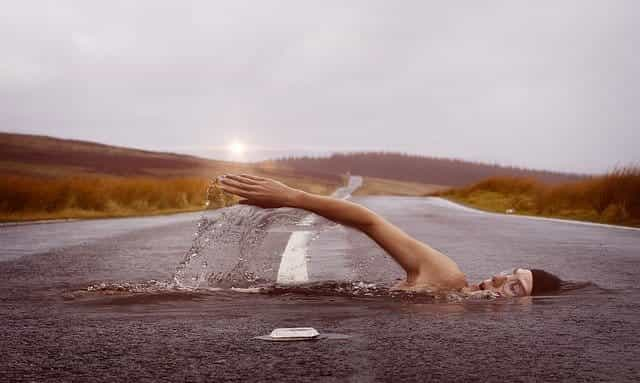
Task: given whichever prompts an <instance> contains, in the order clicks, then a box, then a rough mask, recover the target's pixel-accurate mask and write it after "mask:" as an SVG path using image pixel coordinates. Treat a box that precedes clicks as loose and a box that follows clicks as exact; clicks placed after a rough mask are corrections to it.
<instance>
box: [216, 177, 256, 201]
mask: <svg viewBox="0 0 640 383" xmlns="http://www.w3.org/2000/svg"><path fill="white" fill-rule="evenodd" d="M220 189H222V190H223V191H226V192H227V193H231V194H235V195H237V196H240V197H244V198H250V197H251V196H252V195H253V193H252V192H251V191H248V190H244V189H242V188H238V187H235V186H233V185H229V183H228V182H226V183H225V182H224V181H221V182H220Z"/></svg>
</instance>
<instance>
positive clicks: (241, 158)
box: [0, 131, 636, 176]
mask: <svg viewBox="0 0 640 383" xmlns="http://www.w3.org/2000/svg"><path fill="white" fill-rule="evenodd" d="M0 134H16V135H26V136H35V137H46V138H51V139H57V140H71V141H79V142H84V143H88V144H97V145H107V146H112V147H116V148H121V149H128V150H142V151H149V152H156V153H165V154H175V155H185V156H194V157H197V158H201V159H205V160H214V161H229V162H238V163H245V164H259V163H261V162H266V161H280V160H287V159H307V158H311V159H322V158H330V157H332V156H334V155H358V154H388V155H401V156H410V157H421V158H431V159H437V160H445V161H461V162H468V163H472V164H479V165H487V166H499V167H502V168H513V169H521V170H528V171H539V172H547V173H557V174H566V175H576V176H598V175H601V174H605V173H607V172H609V171H613V170H615V169H618V168H620V167H625V166H636V165H634V164H621V165H618V166H614V167H612V168H610V169H608V170H607V171H605V172H603V173H579V172H568V171H562V170H554V169H543V168H532V167H525V166H519V165H509V164H502V163H495V162H486V161H473V160H467V159H463V158H456V157H440V156H429V155H426V154H416V153H408V152H399V151H389V150H357V149H345V150H342V151H336V150H329V149H327V150H326V151H320V150H312V149H309V150H302V149H301V150H298V151H287V150H278V149H274V150H268V149H264V150H254V151H251V152H250V155H243V154H241V155H238V154H237V153H233V152H232V151H230V150H229V148H228V147H218V148H207V149H206V153H209V154H211V153H216V152H217V153H219V156H217V157H216V156H215V155H210V156H206V155H200V154H198V151H197V150H184V149H185V148H177V149H183V150H171V149H166V148H165V149H163V148H158V149H147V148H142V147H135V146H125V145H112V144H106V143H103V142H98V141H90V140H82V139H76V138H65V137H59V136H52V135H39V134H35V135H33V134H30V133H19V132H9V131H0ZM261 152H263V153H282V155H280V156H278V155H277V154H273V155H264V156H260V154H259V153H261ZM206 153H205V154H206ZM255 158H257V159H255Z"/></svg>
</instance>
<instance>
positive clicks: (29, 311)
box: [0, 197, 640, 382]
mask: <svg viewBox="0 0 640 383" xmlns="http://www.w3.org/2000/svg"><path fill="white" fill-rule="evenodd" d="M354 200H355V201H356V202H359V203H362V204H364V205H366V206H368V207H369V208H371V209H373V210H375V211H377V212H379V213H381V214H383V215H384V216H385V217H387V218H388V219H390V220H391V221H392V222H394V223H396V224H398V225H399V226H401V227H402V228H403V229H405V230H406V231H408V232H409V233H410V234H412V235H414V236H416V237H417V238H419V239H421V240H423V241H426V242H428V243H430V244H432V245H433V246H435V247H437V248H438V249H440V250H441V251H443V252H445V253H447V254H449V255H451V256H452V257H453V258H454V259H455V260H456V261H457V262H458V264H459V265H460V266H461V268H462V269H463V270H464V271H465V272H466V273H467V275H468V277H469V278H470V279H471V280H475V279H480V278H483V277H485V276H488V275H490V274H491V273H493V272H496V271H500V270H503V269H508V268H511V267H514V266H525V267H526V266H529V265H531V266H537V267H542V268H545V269H548V270H550V271H553V272H556V273H557V274H559V275H560V276H562V277H564V278H566V279H573V280H581V281H593V282H595V283H596V284H597V285H598V286H599V287H597V288H596V287H592V288H588V289H584V290H579V291H576V292H574V293H572V294H569V295H564V296H556V297H539V298H538V297H536V298H530V297H529V298H520V299H510V300H493V301H466V302H448V303H447V302H439V303H428V302H424V301H415V300H412V299H408V298H406V297H395V298H392V297H367V296H355V297H350V296H341V295H338V294H332V293H330V292H326V291H324V290H322V289H318V290H314V289H310V290H308V291H300V292H297V293H296V292H295V291H293V290H290V291H289V292H288V293H284V294H280V293H278V294H275V293H274V294H246V293H238V292H230V291H219V292H206V291H201V292H195V293H186V292H172V291H165V292H156V293H147V294H131V293H126V292H125V293H122V294H115V293H116V292H112V293H114V295H109V296H106V295H104V294H93V295H92V294H86V295H80V296H79V295H78V294H77V293H76V292H77V291H78V290H79V289H86V287H87V286H88V285H90V284H93V283H96V282H101V281H104V282H109V281H148V280H150V279H158V280H163V279H168V278H170V276H171V275H172V273H173V272H174V270H175V267H176V265H177V264H178V262H179V261H180V260H181V259H182V258H183V256H184V254H185V251H186V249H188V247H189V245H190V243H191V239H192V237H193V233H194V230H195V226H196V221H197V215H193V214H192V215H177V216H172V217H159V218H149V219H130V220H127V219H122V220H117V221H86V222H72V223H56V224H51V225H37V226H35V225H34V226H19V227H3V228H0V243H2V249H3V250H1V251H0V326H1V327H0V332H1V333H2V336H1V337H0V356H1V357H0V380H1V381H87V380H92V381H131V380H136V381H340V382H343V381H429V380H438V381H498V380H506V379H508V380H511V381H566V380H577V381H592V380H598V381H637V380H638V379H639V378H640V346H639V344H640V342H639V340H640V319H639V315H638V314H639V313H640V282H638V277H637V276H638V274H639V272H640V262H639V259H640V258H639V257H640V254H638V249H640V234H639V233H638V232H636V231H628V230H621V229H615V228H600V227H588V226H581V225H575V224H570V223H559V222H544V221H535V220H528V219H525V218H514V217H504V216H497V215H488V214H480V213H476V212H470V211H465V210H461V209H455V208H452V207H451V206H449V205H447V204H443V203H441V201H439V200H436V199H427V198H405V197H363V198H357V199H354ZM314 238H315V240H313V241H311V242H310V244H309V248H308V259H307V260H308V264H307V267H308V277H309V280H310V281H326V280H358V281H363V280H364V281H369V282H379V283H391V282H393V281H394V280H395V279H396V278H400V277H402V274H401V272H400V270H399V268H398V267H397V266H396V265H395V264H393V262H392V261H391V260H390V259H389V258H388V257H387V256H385V255H384V254H383V253H382V252H381V251H380V250H379V249H378V248H377V247H376V246H375V244H373V243H372V242H371V241H370V240H369V239H367V238H366V237H364V236H362V235H361V234H359V233H357V232H354V231H352V230H349V229H344V228H342V227H331V226H328V227H324V228H323V230H322V231H319V232H318V233H316V234H315V235H314ZM288 239H289V234H288V233H286V232H282V231H281V232H278V231H275V232H273V233H271V234H270V235H269V236H268V237H267V239H266V240H265V241H264V242H263V244H262V246H261V247H260V250H259V251H258V252H257V253H256V254H255V255H254V256H255V260H256V261H258V262H260V263H261V264H263V265H266V264H271V265H273V267H271V270H269V267H266V268H263V277H265V278H266V279H271V280H274V281H275V279H276V277H277V268H278V264H279V257H280V255H281V254H282V252H283V251H284V250H285V247H286V244H287V241H288ZM230 256H231V255H230ZM212 267H213V266H212ZM265 270H266V271H265ZM294 326H313V327H316V328H317V329H319V330H320V331H321V332H333V333H342V334H347V335H350V336H351V338H349V339H347V340H321V341H315V342H308V343H290V344H280V343H277V344H276V343H268V342H262V341H257V340H253V339H252V337H254V336H256V335H262V334H266V333H268V332H269V331H270V330H271V329H273V328H275V327H294Z"/></svg>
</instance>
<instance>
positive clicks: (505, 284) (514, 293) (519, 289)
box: [478, 268, 533, 297]
mask: <svg viewBox="0 0 640 383" xmlns="http://www.w3.org/2000/svg"><path fill="white" fill-rule="evenodd" d="M532 287H533V275H532V274H531V270H528V269H521V268H517V269H515V270H513V272H511V273H502V274H500V275H494V276H493V277H491V279H486V280H484V281H482V282H480V284H478V288H479V289H480V290H489V291H492V292H494V293H497V294H499V295H501V296H504V297H523V296H526V295H531V289H532Z"/></svg>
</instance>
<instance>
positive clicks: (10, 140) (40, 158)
mask: <svg viewBox="0 0 640 383" xmlns="http://www.w3.org/2000/svg"><path fill="white" fill-rule="evenodd" d="M227 172H254V173H255V172H257V173H260V174H263V175H273V176H277V177H312V178H320V179H324V180H328V181H330V182H339V181H340V177H339V175H336V174H331V173H326V172H321V173H318V174H315V173H314V172H313V171H311V172H309V173H305V174H301V173H299V172H298V171H297V170H295V169H289V168H274V167H273V166H258V165H256V164H246V163H237V162H228V161H216V160H210V159H205V158H200V157H194V156H189V155H182V154H175V153H163V152H153V151H147V150H139V149H132V148H124V147H118V146H110V145H104V144H99V143H95V142H87V141H79V140H69V139H60V138H54V137H49V136H38V135H28V134H14V133H0V175H22V176H36V177H52V178H56V177H65V176H77V175H98V176H99V175H108V176H121V177H130V176H142V177H160V178H166V177H190V176H200V177H210V176H212V175H216V174H222V173H227Z"/></svg>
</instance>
